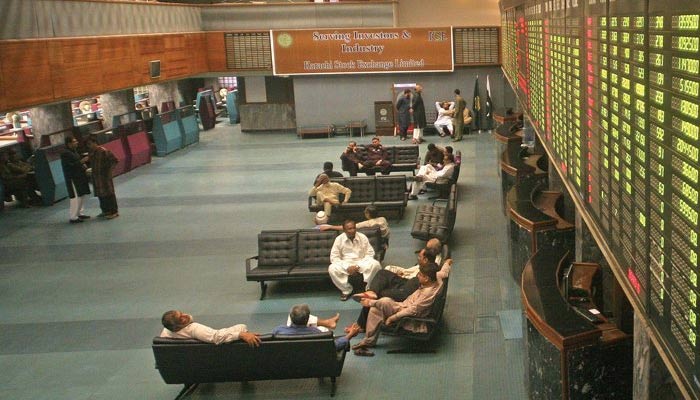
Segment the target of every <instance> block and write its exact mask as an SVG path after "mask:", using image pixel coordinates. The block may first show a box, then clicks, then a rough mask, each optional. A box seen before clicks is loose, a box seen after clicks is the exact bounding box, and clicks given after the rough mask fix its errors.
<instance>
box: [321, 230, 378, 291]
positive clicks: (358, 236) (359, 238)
mask: <svg viewBox="0 0 700 400" xmlns="http://www.w3.org/2000/svg"><path fill="white" fill-rule="evenodd" d="M330 258H331V265H329V266H328V274H329V275H330V276H331V280H333V283H334V284H335V286H337V287H338V289H340V292H341V295H340V300H341V301H346V300H347V299H348V298H350V295H351V294H352V285H351V284H350V282H348V278H349V277H350V275H354V274H362V278H363V281H364V282H366V283H367V284H369V283H370V282H372V278H374V275H376V274H377V272H378V271H379V270H381V269H382V266H381V264H380V263H379V261H377V260H375V259H374V248H372V245H371V244H370V243H369V239H367V236H365V235H364V234H363V233H361V232H357V228H356V227H355V221H352V220H346V221H345V222H344V223H343V233H341V234H340V235H338V237H336V238H335V241H334V242H333V248H332V249H331V257H330Z"/></svg>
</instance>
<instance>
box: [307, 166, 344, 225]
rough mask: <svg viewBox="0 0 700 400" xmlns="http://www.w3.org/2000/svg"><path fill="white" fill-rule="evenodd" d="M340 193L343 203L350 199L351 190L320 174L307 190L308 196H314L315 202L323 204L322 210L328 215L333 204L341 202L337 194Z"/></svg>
mask: <svg viewBox="0 0 700 400" xmlns="http://www.w3.org/2000/svg"><path fill="white" fill-rule="evenodd" d="M340 193H342V194H343V195H344V196H345V199H343V203H347V202H348V200H350V194H352V190H350V189H348V188H346V187H345V186H343V185H341V184H340V183H336V182H331V180H330V179H329V178H328V175H326V174H321V175H319V176H318V178H317V179H316V183H315V184H314V187H312V188H311V190H310V191H309V196H316V203H317V204H323V211H324V212H325V213H326V216H328V217H330V216H331V212H332V210H333V206H334V205H338V204H341V203H340V200H339V199H338V195H339V194H340Z"/></svg>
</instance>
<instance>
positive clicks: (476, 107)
mask: <svg viewBox="0 0 700 400" xmlns="http://www.w3.org/2000/svg"><path fill="white" fill-rule="evenodd" d="M472 110H473V111H474V112H473V114H474V116H473V117H472V118H473V123H474V126H475V127H476V129H478V130H481V97H480V96H479V76H478V75H477V77H476V81H475V82H474V103H473V105H472Z"/></svg>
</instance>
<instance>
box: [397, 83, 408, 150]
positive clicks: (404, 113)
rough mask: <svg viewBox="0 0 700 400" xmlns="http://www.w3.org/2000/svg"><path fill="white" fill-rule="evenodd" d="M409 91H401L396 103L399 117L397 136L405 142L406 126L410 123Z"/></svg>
mask: <svg viewBox="0 0 700 400" xmlns="http://www.w3.org/2000/svg"><path fill="white" fill-rule="evenodd" d="M410 110H411V90H410V89H406V90H404V91H403V96H401V97H400V98H399V100H398V101H397V102H396V111H397V113H398V114H397V115H398V116H399V136H401V140H406V135H407V134H408V125H409V124H410V123H411V112H410Z"/></svg>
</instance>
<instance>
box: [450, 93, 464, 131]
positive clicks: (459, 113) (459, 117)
mask: <svg viewBox="0 0 700 400" xmlns="http://www.w3.org/2000/svg"><path fill="white" fill-rule="evenodd" d="M465 108H467V102H466V101H465V100H464V98H463V97H462V96H460V91H459V89H455V113H454V117H453V121H454V123H453V125H454V138H453V139H452V141H453V142H459V141H460V140H462V132H463V131H464V109H465Z"/></svg>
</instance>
